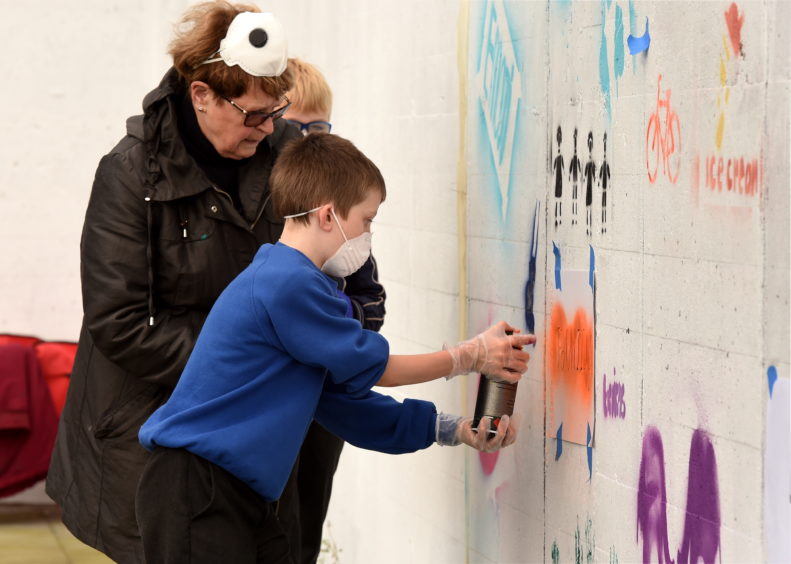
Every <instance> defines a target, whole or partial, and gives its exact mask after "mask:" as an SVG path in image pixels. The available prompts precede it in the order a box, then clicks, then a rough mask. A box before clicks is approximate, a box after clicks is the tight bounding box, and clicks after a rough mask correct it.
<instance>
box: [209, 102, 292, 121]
mask: <svg viewBox="0 0 791 564" xmlns="http://www.w3.org/2000/svg"><path fill="white" fill-rule="evenodd" d="M222 98H223V100H225V101H226V102H228V103H229V104H230V105H232V106H233V107H234V108H236V109H237V110H239V111H240V112H242V113H243V114H244V124H245V125H246V126H247V127H258V126H259V125H261V124H262V123H264V122H265V121H266V120H268V119H269V118H272V120H273V121H274V120H276V119H279V118H281V117H283V114H284V113H286V110H287V109H288V107H289V106H290V105H291V102H290V101H289V100H288V98H286V103H285V105H283V106H280V107H279V108H277V109H274V110H272V111H271V112H263V111H260V110H256V111H254V112H249V111H247V110H245V109H244V108H243V107H241V106H240V105H239V104H237V103H236V102H234V101H233V100H231V99H230V98H226V97H225V96H223V97H222Z"/></svg>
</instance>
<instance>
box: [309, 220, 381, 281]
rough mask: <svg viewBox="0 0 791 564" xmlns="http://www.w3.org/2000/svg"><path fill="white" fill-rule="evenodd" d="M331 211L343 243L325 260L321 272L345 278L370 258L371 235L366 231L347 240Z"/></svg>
mask: <svg viewBox="0 0 791 564" xmlns="http://www.w3.org/2000/svg"><path fill="white" fill-rule="evenodd" d="M331 211H332V217H334V218H335V223H337V224H338V229H340V230H341V235H343V241H344V243H343V245H341V246H340V248H339V249H338V250H337V251H335V254H334V255H332V256H331V257H330V258H328V259H327V262H325V263H324V266H322V267H321V270H322V272H325V273H327V274H329V275H330V276H336V277H338V278H345V277H347V276H349V275H350V274H354V273H355V272H357V271H358V270H360V267H361V266H362V265H364V264H365V261H367V260H368V257H369V256H371V233H369V232H367V231H366V232H364V233H363V234H362V235H360V236H359V237H355V238H354V239H347V238H346V233H344V232H343V227H341V223H340V222H339V221H338V216H336V215H335V210H331Z"/></svg>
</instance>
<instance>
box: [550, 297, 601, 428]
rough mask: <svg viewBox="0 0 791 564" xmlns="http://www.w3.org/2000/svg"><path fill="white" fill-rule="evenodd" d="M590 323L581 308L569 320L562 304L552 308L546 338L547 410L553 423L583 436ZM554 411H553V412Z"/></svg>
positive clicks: (588, 405) (588, 404)
mask: <svg viewBox="0 0 791 564" xmlns="http://www.w3.org/2000/svg"><path fill="white" fill-rule="evenodd" d="M593 346H594V345H593V320H592V319H591V318H590V317H589V316H588V314H587V312H586V311H585V309H583V308H578V309H577V310H576V311H575V312H574V317H573V319H571V320H570V321H569V320H568V318H567V316H566V311H565V309H564V308H563V305H562V304H560V303H555V305H554V306H553V308H552V316H551V318H550V326H549V332H548V335H547V351H548V353H547V373H548V376H549V382H548V388H549V395H550V398H549V400H550V401H549V404H550V405H549V409H550V411H551V413H552V415H551V419H552V421H554V422H562V423H563V429H564V438H565V436H566V434H567V430H569V431H571V430H572V429H576V430H577V432H582V433H584V430H585V425H586V424H587V417H588V414H589V413H590V411H591V409H592V406H593ZM556 410H557V411H556Z"/></svg>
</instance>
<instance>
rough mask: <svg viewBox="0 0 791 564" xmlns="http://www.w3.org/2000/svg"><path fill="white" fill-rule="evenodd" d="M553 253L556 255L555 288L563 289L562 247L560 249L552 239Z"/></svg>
mask: <svg viewBox="0 0 791 564" xmlns="http://www.w3.org/2000/svg"><path fill="white" fill-rule="evenodd" d="M552 253H553V254H554V255H555V288H557V289H558V290H561V289H562V288H561V287H560V249H558V247H557V245H555V242H554V241H552Z"/></svg>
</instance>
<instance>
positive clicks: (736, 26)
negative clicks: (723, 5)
mask: <svg viewBox="0 0 791 564" xmlns="http://www.w3.org/2000/svg"><path fill="white" fill-rule="evenodd" d="M725 23H726V24H727V25H728V35H730V38H731V47H733V54H734V55H738V54H740V53H741V52H742V25H743V24H744V12H742V13H741V14H739V7H738V6H737V5H736V3H735V2H733V3H732V4H731V5H730V7H729V8H728V11H727V12H725Z"/></svg>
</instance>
